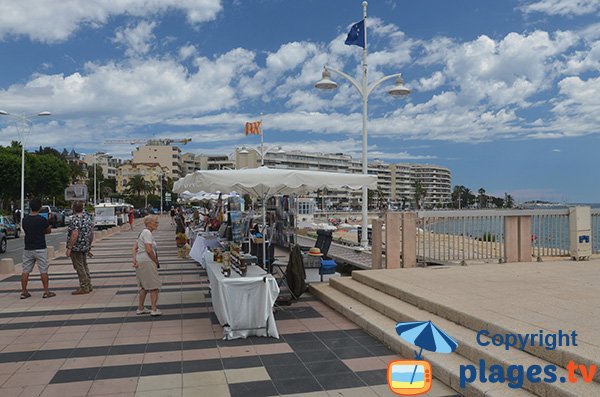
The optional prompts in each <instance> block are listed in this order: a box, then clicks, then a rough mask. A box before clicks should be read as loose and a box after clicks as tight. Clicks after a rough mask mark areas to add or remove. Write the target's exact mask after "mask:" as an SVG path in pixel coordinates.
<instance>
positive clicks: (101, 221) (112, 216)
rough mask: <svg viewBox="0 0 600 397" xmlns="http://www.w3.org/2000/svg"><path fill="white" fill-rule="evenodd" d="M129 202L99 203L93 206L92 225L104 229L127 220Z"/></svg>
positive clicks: (131, 206) (129, 208)
mask: <svg viewBox="0 0 600 397" xmlns="http://www.w3.org/2000/svg"><path fill="white" fill-rule="evenodd" d="M132 208H133V205H131V204H124V203H122V204H114V203H101V204H98V205H96V206H95V207H94V226H95V227H97V228H98V229H105V228H109V227H113V226H120V225H122V224H124V223H127V222H128V217H129V211H130V210H131V209H132Z"/></svg>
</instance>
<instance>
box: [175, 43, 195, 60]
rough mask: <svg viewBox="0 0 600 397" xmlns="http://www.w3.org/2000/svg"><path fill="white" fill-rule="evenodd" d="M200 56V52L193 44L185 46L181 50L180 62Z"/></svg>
mask: <svg viewBox="0 0 600 397" xmlns="http://www.w3.org/2000/svg"><path fill="white" fill-rule="evenodd" d="M197 54H198V50H197V49H196V47H195V46H194V45H192V44H188V45H184V46H183V47H180V48H179V54H178V55H179V59H180V60H182V61H183V60H186V59H188V58H191V57H193V56H196V55H197Z"/></svg>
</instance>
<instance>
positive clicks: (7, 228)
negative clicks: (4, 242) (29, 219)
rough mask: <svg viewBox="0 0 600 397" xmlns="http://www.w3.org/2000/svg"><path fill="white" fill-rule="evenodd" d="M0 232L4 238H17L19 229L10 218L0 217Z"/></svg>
mask: <svg viewBox="0 0 600 397" xmlns="http://www.w3.org/2000/svg"><path fill="white" fill-rule="evenodd" d="M0 231H2V233H3V234H4V236H5V237H13V238H19V232H20V231H21V228H20V227H19V225H17V224H16V223H15V221H14V220H13V218H12V217H10V216H1V215H0Z"/></svg>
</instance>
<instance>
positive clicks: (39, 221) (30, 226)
mask: <svg viewBox="0 0 600 397" xmlns="http://www.w3.org/2000/svg"><path fill="white" fill-rule="evenodd" d="M29 207H30V208H31V214H29V215H27V216H25V217H24V218H23V231H24V232H25V249H24V250H23V272H22V273H21V299H27V298H29V297H30V296H31V294H30V293H29V291H27V283H28V282H29V273H31V271H32V270H33V266H34V265H35V263H36V262H37V265H38V269H39V270H40V278H41V279H42V286H43V287H44V295H43V296H42V298H51V297H53V296H56V294H55V293H54V292H52V291H49V290H48V267H49V265H48V248H47V246H46V234H50V232H51V231H52V229H51V228H50V224H49V223H48V219H46V218H44V217H43V216H41V215H40V214H39V211H40V208H42V201H41V200H40V199H39V198H33V199H31V200H30V201H29Z"/></svg>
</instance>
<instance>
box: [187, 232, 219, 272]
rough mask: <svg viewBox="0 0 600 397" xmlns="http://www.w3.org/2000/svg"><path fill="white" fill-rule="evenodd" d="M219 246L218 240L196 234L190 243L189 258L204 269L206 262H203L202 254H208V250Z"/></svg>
mask: <svg viewBox="0 0 600 397" xmlns="http://www.w3.org/2000/svg"><path fill="white" fill-rule="evenodd" d="M215 246H220V245H219V239H218V238H217V237H215V236H210V235H209V236H206V237H205V236H203V235H202V234H198V235H197V236H196V238H195V239H194V242H193V243H192V248H191V249H190V253H189V255H190V257H191V258H192V259H194V260H195V261H196V262H198V263H199V264H200V265H201V266H202V267H203V268H204V269H206V261H205V260H204V254H205V253H206V252H208V249H209V248H214V247H215Z"/></svg>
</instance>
